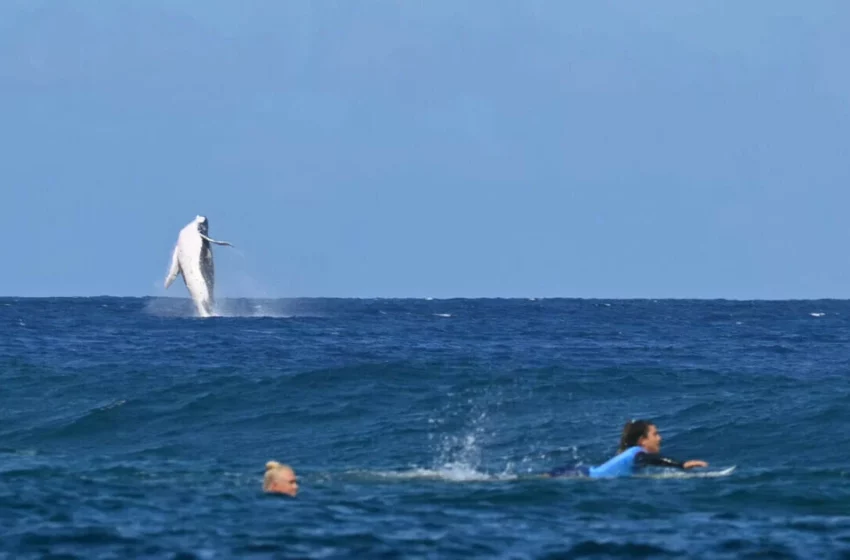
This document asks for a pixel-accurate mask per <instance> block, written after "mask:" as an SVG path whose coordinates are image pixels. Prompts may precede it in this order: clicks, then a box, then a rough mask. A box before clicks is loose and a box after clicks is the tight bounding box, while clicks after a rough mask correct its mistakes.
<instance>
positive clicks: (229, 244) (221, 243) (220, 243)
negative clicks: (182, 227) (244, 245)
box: [200, 233, 233, 247]
mask: <svg viewBox="0 0 850 560" xmlns="http://www.w3.org/2000/svg"><path fill="white" fill-rule="evenodd" d="M200 236H201V237H202V238H204V239H206V240H207V241H209V242H210V243H215V244H216V245H227V246H228V247H233V243H229V242H227V241H216V240H215V239H211V238H209V237H207V236H206V235H204V234H203V233H201V234H200Z"/></svg>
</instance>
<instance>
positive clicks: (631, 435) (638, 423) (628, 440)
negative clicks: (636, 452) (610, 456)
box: [617, 420, 653, 453]
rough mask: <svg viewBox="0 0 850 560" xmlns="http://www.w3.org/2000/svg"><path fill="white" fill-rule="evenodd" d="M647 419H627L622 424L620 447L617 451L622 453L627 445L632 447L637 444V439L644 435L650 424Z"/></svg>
mask: <svg viewBox="0 0 850 560" xmlns="http://www.w3.org/2000/svg"><path fill="white" fill-rule="evenodd" d="M652 425H653V424H652V422H650V421H649V420H629V421H628V422H626V425H625V426H623V435H621V436H620V448H619V449H618V450H617V453H622V452H623V451H625V450H626V449H628V448H629V447H634V446H635V445H637V444H638V440H639V439H640V438H642V437H644V436H645V435H646V433H647V432H648V431H649V427H650V426H652Z"/></svg>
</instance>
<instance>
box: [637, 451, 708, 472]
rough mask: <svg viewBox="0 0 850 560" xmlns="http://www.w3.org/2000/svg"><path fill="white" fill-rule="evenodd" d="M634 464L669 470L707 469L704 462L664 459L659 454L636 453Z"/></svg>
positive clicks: (706, 464)
mask: <svg viewBox="0 0 850 560" xmlns="http://www.w3.org/2000/svg"><path fill="white" fill-rule="evenodd" d="M635 464H636V465H637V466H639V467H666V468H669V469H692V468H694V467H707V466H708V463H706V462H705V461H684V462H682V461H677V460H675V459H671V458H669V457H665V456H663V455H661V454H660V453H645V452H643V453H638V454H637V455H636V456H635Z"/></svg>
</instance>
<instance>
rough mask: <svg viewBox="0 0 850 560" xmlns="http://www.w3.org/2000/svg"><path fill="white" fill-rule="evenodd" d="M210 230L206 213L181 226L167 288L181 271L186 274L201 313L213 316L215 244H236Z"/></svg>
mask: <svg viewBox="0 0 850 560" xmlns="http://www.w3.org/2000/svg"><path fill="white" fill-rule="evenodd" d="M208 231H209V221H208V220H207V218H206V217H205V216H196V217H195V219H194V220H192V221H191V222H190V223H189V224H188V225H187V226H186V227H184V228H183V229H181V230H180V235H179V236H178V237H177V244H176V245H175V246H174V251H173V253H172V254H171V267H170V268H169V270H168V275H167V276H166V277H165V288H166V289H168V287H169V286H170V285H171V283H172V282H174V279H175V278H177V275H178V274H181V275H182V276H183V281H184V282H185V283H186V288H187V289H188V290H189V295H191V296H192V301H193V302H194V303H195V309H196V310H197V312H198V315H200V316H201V317H210V316H212V315H213V305H214V304H215V296H214V291H215V266H214V264H213V254H212V246H211V244H212V243H215V244H216V245H227V246H229V247H232V246H233V245H231V244H230V243H228V242H227V241H216V240H215V239H210V238H209V237H208V236H207V233H208Z"/></svg>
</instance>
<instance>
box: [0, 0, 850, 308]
mask: <svg viewBox="0 0 850 560" xmlns="http://www.w3.org/2000/svg"><path fill="white" fill-rule="evenodd" d="M848 29H850V3H847V2H842V1H835V2H829V1H821V2H814V3H801V2H794V1H791V0H777V1H760V2H733V1H718V2H701V3H686V2H677V1H672V0H670V1H658V2H652V3H649V4H647V3H635V2H606V1H594V2H584V3H574V2H562V1H558V0H552V1H541V0H522V1H506V0H487V1H483V0H482V1H469V2H456V1H436V2H402V1H398V0H393V1H378V0H369V1H362V2H361V1H356V0H337V1H320V2H317V1H315V0H313V1H277V0H275V1H271V0H270V1H253V2H251V1H249V2H242V3H240V2H224V1H214V2H211V1H202V0H180V1H174V0H171V1H166V0H146V1H141V0H139V1H125V2H105V1H97V2H95V1H93V0H89V1H80V2H54V1H32V0H30V1H23V0H15V1H7V2H3V3H0V116H2V119H0V153H2V157H0V162H2V166H0V185H2V187H0V190H1V191H2V196H0V235H2V239H3V243H2V244H0V256H2V259H0V262H2V264H3V267H4V273H3V274H0V295H17V296H66V295H74V296H88V295H130V296H141V295H185V293H186V292H185V288H184V287H183V286H182V281H178V282H176V283H175V285H174V286H173V287H172V288H170V289H169V291H168V292H166V291H164V290H163V289H162V280H163V278H164V275H165V273H166V270H167V266H168V263H169V258H170V253H171V249H172V247H173V244H174V242H175V240H176V238H177V233H178V232H179V230H180V229H181V228H182V227H183V226H184V225H186V224H187V223H188V222H189V221H191V220H192V219H193V218H194V216H195V215H196V214H199V213H200V214H204V215H206V216H208V217H209V219H210V232H211V235H212V236H213V237H215V238H217V239H224V240H228V241H231V242H233V243H234V244H235V245H236V247H237V250H236V251H231V250H229V249H227V248H216V264H217V272H218V293H219V296H220V297H221V296H246V297H263V296H264V297H296V296H343V297H500V296H501V297H515V296H516V297H546V296H561V297H601V298H615V297H624V298H631V297H653V298H658V297H676V298H679V297H697V298H736V299H747V298H766V299H775V298H822V297H833V298H847V297H850V259H848V258H847V256H846V250H845V248H846V246H847V239H848V225H847V224H848V219H847V214H848V210H847V208H848V206H850V154H848V149H850V148H849V147H850V73H848V72H847V65H848V62H847V61H848V60H850V33H847V30H848Z"/></svg>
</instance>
